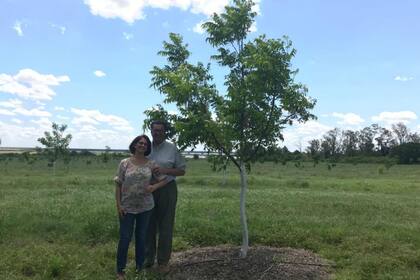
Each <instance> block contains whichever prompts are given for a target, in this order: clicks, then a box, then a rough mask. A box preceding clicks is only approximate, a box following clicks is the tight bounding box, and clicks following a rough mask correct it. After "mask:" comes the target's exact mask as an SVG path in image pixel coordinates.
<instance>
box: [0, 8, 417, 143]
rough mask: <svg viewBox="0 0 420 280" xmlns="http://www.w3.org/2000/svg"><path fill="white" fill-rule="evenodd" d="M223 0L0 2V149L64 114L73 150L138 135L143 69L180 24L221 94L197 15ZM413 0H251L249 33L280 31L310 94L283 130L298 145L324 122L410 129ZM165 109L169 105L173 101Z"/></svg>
mask: <svg viewBox="0 0 420 280" xmlns="http://www.w3.org/2000/svg"><path fill="white" fill-rule="evenodd" d="M228 3H229V0H38V1H28V0H0V139H1V146H2V147H35V146H41V145H40V143H39V142H37V139H38V138H39V137H42V136H43V132H44V131H49V130H51V123H52V122H56V123H59V124H67V125H68V129H67V130H66V132H68V133H71V134H72V135H73V139H72V141H71V144H70V147H72V148H105V146H109V147H111V148H112V149H125V148H127V146H128V144H129V143H130V141H131V139H132V138H134V137H135V136H136V135H138V134H141V133H143V130H142V124H143V119H144V113H143V112H144V111H145V110H146V109H149V108H151V107H153V106H155V105H156V104H160V103H162V100H163V96H162V95H160V94H159V93H158V92H157V91H155V90H154V89H153V88H151V87H150V83H151V76H150V74H149V71H150V70H151V69H152V67H153V66H155V65H156V66H162V65H164V62H165V61H164V60H163V58H162V57H159V56H158V55H157V52H158V51H159V50H161V49H162V42H163V41H164V40H167V39H168V34H169V32H175V33H179V34H181V35H182V36H183V38H184V42H185V43H188V47H189V50H190V51H191V52H192V55H191V62H198V61H202V62H204V63H208V62H211V63H212V74H213V75H214V79H215V83H216V85H217V87H218V90H219V92H220V93H221V94H224V91H225V88H224V86H223V80H224V75H225V74H226V73H227V72H226V69H223V68H220V67H218V66H217V65H216V63H215V61H212V60H211V59H210V56H211V55H213V54H215V53H216V51H215V50H214V49H213V48H211V46H210V45H208V44H207V43H206V40H205V39H206V34H205V33H203V30H202V29H201V28H200V24H201V23H203V22H205V21H206V20H208V19H209V16H210V15H211V14H212V13H214V12H221V11H223V7H224V6H225V5H226V4H228ZM419 10H420V1H418V0H400V1H391V0H370V1H366V0H352V1H336V0H260V1H257V3H256V6H255V11H257V12H258V16H257V17H256V21H255V24H254V25H253V26H252V28H251V33H250V35H249V39H250V40H252V39H253V38H255V37H257V36H259V35H261V34H266V36H267V37H268V38H282V37H283V36H285V35H286V36H288V37H289V39H290V40H291V41H292V42H293V46H294V48H295V49H296V50H297V53H296V56H295V58H294V59H293V61H292V63H293V68H294V69H299V73H298V74H297V75H296V77H295V81H296V82H301V83H303V84H305V85H306V86H307V87H308V89H309V92H308V95H309V96H310V97H312V98H315V99H316V100H317V104H316V106H315V108H314V110H313V113H314V114H315V115H316V116H317V119H316V120H311V121H309V122H306V123H304V124H294V125H293V126H292V127H289V128H287V129H285V131H284V137H285V141H284V142H283V143H281V145H285V146H287V147H288V148H289V149H291V150H294V149H301V148H302V147H305V146H306V145H307V142H308V141H309V140H311V139H315V138H320V137H322V135H323V134H324V133H325V132H327V131H328V130H330V129H333V128H335V127H338V128H340V129H351V130H358V129H361V128H363V127H366V126H369V125H371V124H373V123H377V124H379V125H380V126H382V127H388V128H389V127H391V125H392V124H394V123H397V122H403V123H404V124H406V125H407V126H408V128H409V129H410V130H411V131H412V132H420V121H419V114H420V51H419V50H420V20H419V19H418V11H419ZM165 106H166V108H167V109H168V110H169V111H172V112H176V108H175V107H173V106H167V105H165Z"/></svg>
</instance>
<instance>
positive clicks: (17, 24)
mask: <svg viewBox="0 0 420 280" xmlns="http://www.w3.org/2000/svg"><path fill="white" fill-rule="evenodd" d="M13 29H14V30H15V31H16V33H17V35H19V36H23V30H22V22H20V21H18V20H17V21H16V22H15V24H14V25H13Z"/></svg>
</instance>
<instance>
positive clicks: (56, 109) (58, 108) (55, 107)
mask: <svg viewBox="0 0 420 280" xmlns="http://www.w3.org/2000/svg"><path fill="white" fill-rule="evenodd" d="M54 110H55V111H64V110H65V109H64V107H60V106H54Z"/></svg>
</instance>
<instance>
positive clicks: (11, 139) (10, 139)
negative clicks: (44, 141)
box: [0, 121, 42, 147]
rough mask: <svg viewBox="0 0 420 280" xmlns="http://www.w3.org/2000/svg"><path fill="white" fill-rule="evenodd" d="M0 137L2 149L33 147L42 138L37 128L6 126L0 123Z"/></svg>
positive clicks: (37, 144)
mask: <svg viewBox="0 0 420 280" xmlns="http://www.w3.org/2000/svg"><path fill="white" fill-rule="evenodd" d="M0 136H1V140H2V146H4V147H35V146H39V143H38V142H37V141H36V139H38V138H39V137H41V136H42V131H41V130H40V129H39V127H34V126H29V127H27V126H22V125H17V124H7V123H3V122H1V121H0Z"/></svg>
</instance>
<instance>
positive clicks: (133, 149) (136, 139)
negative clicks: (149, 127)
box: [128, 134, 152, 156]
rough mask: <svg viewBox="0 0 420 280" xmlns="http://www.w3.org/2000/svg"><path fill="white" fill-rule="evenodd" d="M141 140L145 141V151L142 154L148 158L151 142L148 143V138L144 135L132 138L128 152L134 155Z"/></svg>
mask: <svg viewBox="0 0 420 280" xmlns="http://www.w3.org/2000/svg"><path fill="white" fill-rule="evenodd" d="M141 138H144V139H146V142H147V149H146V151H145V152H144V155H145V156H148V155H150V152H151V151H152V142H150V139H149V137H147V135H145V134H142V135H139V136H137V137H136V138H134V139H133V141H131V144H130V146H128V149H129V150H130V153H131V154H133V155H134V154H135V152H136V144H137V143H138V142H139V141H140V139H141Z"/></svg>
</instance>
